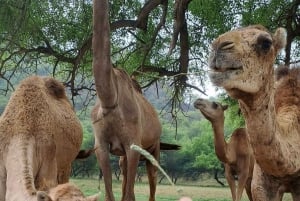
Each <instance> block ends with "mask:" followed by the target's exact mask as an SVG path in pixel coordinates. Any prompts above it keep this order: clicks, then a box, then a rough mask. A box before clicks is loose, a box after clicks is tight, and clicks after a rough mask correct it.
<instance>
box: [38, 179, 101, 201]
mask: <svg viewBox="0 0 300 201" xmlns="http://www.w3.org/2000/svg"><path fill="white" fill-rule="evenodd" d="M75 200H76V201H97V200H98V195H97V194H96V195H93V196H89V197H84V195H83V193H82V192H81V191H80V190H79V189H78V188H77V187H76V186H74V185H73V184H70V183H66V184H60V185H58V186H56V187H55V188H52V189H51V190H50V191H49V194H47V193H45V192H43V191H39V192H38V193H37V201H75Z"/></svg>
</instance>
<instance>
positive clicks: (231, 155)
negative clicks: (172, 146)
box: [194, 98, 254, 201]
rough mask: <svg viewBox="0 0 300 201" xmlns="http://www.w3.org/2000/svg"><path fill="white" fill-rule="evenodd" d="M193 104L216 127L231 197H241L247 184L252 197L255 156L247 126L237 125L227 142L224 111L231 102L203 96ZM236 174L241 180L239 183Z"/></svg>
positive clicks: (216, 143)
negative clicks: (211, 100)
mask: <svg viewBox="0 0 300 201" xmlns="http://www.w3.org/2000/svg"><path fill="white" fill-rule="evenodd" d="M194 106H195V108H197V109H199V110H200V112H201V113H202V114H203V116H204V117H205V118H206V119H207V120H209V121H210V122H211V125H212V128H213V131H214V146H215V151H216V155H217V157H218V159H219V160H220V161H221V162H223V164H224V167H225V176H226V180H227V182H228V184H229V187H230V190H231V195H232V200H233V201H240V200H241V198H242V194H243V190H244V188H245V190H246V193H247V195H248V198H249V200H250V201H251V200H252V196H251V180H252V173H253V167H254V156H253V151H252V148H251V145H250V143H249V140H248V137H247V133H246V129H245V128H237V129H236V130H234V131H233V133H232V134H231V137H230V140H229V141H228V142H226V141H225V138H224V111H225V110H226V109H227V107H228V106H225V105H221V104H220V103H217V102H210V101H209V100H205V99H200V98H199V99H197V100H196V101H195V102H194ZM235 177H237V180H238V185H237V187H236V184H235Z"/></svg>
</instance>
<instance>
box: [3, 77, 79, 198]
mask: <svg viewBox="0 0 300 201" xmlns="http://www.w3.org/2000/svg"><path fill="white" fill-rule="evenodd" d="M81 142H82V128H81V124H80V122H79V120H78V118H77V117H76V114H75V112H74V110H73V108H72V105H71V104H70V102H69V100H68V99H67V96H66V93H65V89H64V86H63V85H62V84H61V83H60V82H58V81H56V80H55V79H53V78H50V77H39V76H31V77H29V78H27V79H24V80H23V81H22V82H21V83H20V84H19V86H18V87H17V89H16V90H15V92H14V93H13V94H12V96H11V98H10V100H9V102H8V104H7V106H6V108H5V110H4V112H3V114H2V115H1V117H0V143H1V146H0V201H20V200H26V201H31V200H32V201H33V200H34V201H36V199H37V198H36V191H37V190H47V189H49V188H50V187H54V186H56V185H57V184H58V183H65V182H68V180H69V176H70V171H71V162H72V161H73V160H74V159H75V157H76V155H77V153H78V151H79V148H80V145H81Z"/></svg>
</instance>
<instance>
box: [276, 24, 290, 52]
mask: <svg viewBox="0 0 300 201" xmlns="http://www.w3.org/2000/svg"><path fill="white" fill-rule="evenodd" d="M286 36H287V33H286V30H285V29H284V28H278V29H276V31H275V33H274V35H273V41H274V46H275V48H276V50H277V52H279V51H280V50H281V49H282V48H284V47H285V45H286Z"/></svg>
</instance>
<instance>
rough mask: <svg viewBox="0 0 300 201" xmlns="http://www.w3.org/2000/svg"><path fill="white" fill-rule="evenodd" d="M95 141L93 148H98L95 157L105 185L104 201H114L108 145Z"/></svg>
mask: <svg viewBox="0 0 300 201" xmlns="http://www.w3.org/2000/svg"><path fill="white" fill-rule="evenodd" d="M97 141H98V140H97V138H96V139H95V147H99V148H98V149H96V150H95V153H96V157H97V160H98V163H99V166H100V168H101V170H102V173H103V178H104V185H105V201H115V198H114V195H113V192H112V175H111V174H112V173H111V167H110V160H109V150H108V145H106V144H104V143H103V142H102V143H101V144H100V143H98V142H97Z"/></svg>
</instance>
